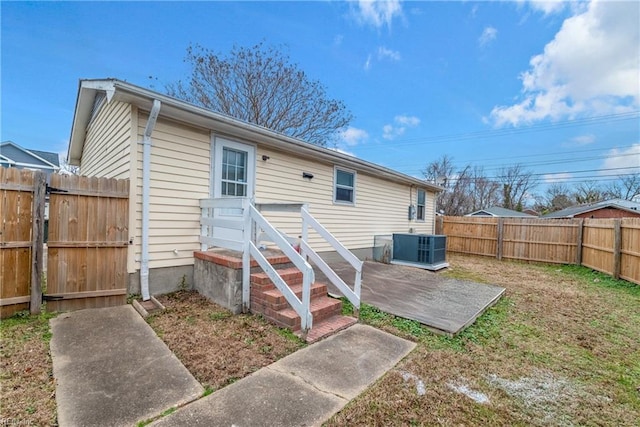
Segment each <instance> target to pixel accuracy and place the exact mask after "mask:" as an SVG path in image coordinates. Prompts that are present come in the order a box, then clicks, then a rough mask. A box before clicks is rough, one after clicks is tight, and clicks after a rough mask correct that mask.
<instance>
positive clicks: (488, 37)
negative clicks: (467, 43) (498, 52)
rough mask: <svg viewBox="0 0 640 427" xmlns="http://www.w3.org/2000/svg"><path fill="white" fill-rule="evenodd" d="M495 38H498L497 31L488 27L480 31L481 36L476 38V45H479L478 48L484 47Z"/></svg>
mask: <svg viewBox="0 0 640 427" xmlns="http://www.w3.org/2000/svg"><path fill="white" fill-rule="evenodd" d="M496 37H498V30H496V29H495V28H494V27H492V26H488V27H485V29H484V30H483V31H482V34H481V35H480V37H479V38H478V43H480V46H486V45H487V44H488V43H490V42H492V41H494V40H495V39H496Z"/></svg>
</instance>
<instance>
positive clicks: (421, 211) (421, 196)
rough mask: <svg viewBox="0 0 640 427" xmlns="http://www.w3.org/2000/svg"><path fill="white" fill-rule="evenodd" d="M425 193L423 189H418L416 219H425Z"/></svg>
mask: <svg viewBox="0 0 640 427" xmlns="http://www.w3.org/2000/svg"><path fill="white" fill-rule="evenodd" d="M426 200H427V195H426V193H425V191H424V190H421V189H418V204H417V205H418V209H417V217H416V219H417V220H418V221H424V220H425V205H426V203H425V202H426Z"/></svg>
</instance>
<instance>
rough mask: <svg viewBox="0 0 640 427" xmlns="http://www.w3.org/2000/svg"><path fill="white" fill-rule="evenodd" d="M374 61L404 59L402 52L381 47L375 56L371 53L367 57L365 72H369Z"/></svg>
mask: <svg viewBox="0 0 640 427" xmlns="http://www.w3.org/2000/svg"><path fill="white" fill-rule="evenodd" d="M374 55H375V57H374ZM374 59H376V60H378V61H384V60H389V61H400V59H402V55H400V52H398V51H397V50H391V49H388V48H386V47H384V46H380V47H378V51H377V52H376V53H375V54H371V53H370V54H369V55H367V60H366V61H365V62H364V69H365V71H369V69H371V64H372V61H373V60H374Z"/></svg>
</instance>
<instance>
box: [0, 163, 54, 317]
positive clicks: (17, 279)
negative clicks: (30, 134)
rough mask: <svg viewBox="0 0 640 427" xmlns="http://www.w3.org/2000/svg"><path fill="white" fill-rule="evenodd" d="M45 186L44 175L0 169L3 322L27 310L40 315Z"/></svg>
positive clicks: (0, 312) (0, 309) (0, 303)
mask: <svg viewBox="0 0 640 427" xmlns="http://www.w3.org/2000/svg"><path fill="white" fill-rule="evenodd" d="M44 186H45V176H44V173H43V172H33V171H29V170H21V169H14V168H11V169H7V168H0V317H2V318H5V317H9V316H11V315H13V314H14V313H16V312H18V311H20V310H25V309H28V308H29V307H31V310H32V311H33V312H35V313H37V312H39V311H40V302H41V300H42V299H41V298H42V297H41V294H40V292H41V288H40V286H41V278H42V244H43V236H42V234H43V230H44V203H45V197H44ZM32 286H33V287H34V289H33V290H32V289H31V288H32Z"/></svg>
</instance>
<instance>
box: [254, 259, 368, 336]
mask: <svg viewBox="0 0 640 427" xmlns="http://www.w3.org/2000/svg"><path fill="white" fill-rule="evenodd" d="M278 274H279V275H280V276H281V277H282V279H283V280H284V281H285V282H286V283H287V284H288V285H289V287H290V288H291V290H292V291H293V292H294V293H295V294H296V295H297V296H298V298H300V297H301V296H302V272H301V271H299V270H298V269H296V268H285V269H281V270H278ZM310 308H311V313H312V314H313V326H312V328H311V329H310V330H309V331H308V333H307V337H306V341H307V342H309V343H312V342H315V341H318V340H320V339H322V338H324V337H326V336H329V335H331V334H333V333H335V332H338V331H340V330H342V329H345V328H347V327H349V326H351V325H353V324H355V323H356V322H357V320H356V319H354V318H352V317H347V316H342V314H341V313H342V301H340V300H338V299H335V298H330V297H329V296H327V285H324V284H321V283H313V284H312V285H311V307H310ZM251 312H252V313H256V314H261V315H262V316H264V317H265V319H267V320H269V321H270V322H271V323H275V324H276V325H278V326H280V327H283V328H288V329H291V330H292V331H294V332H295V333H296V335H298V336H301V335H302V332H301V331H300V316H298V313H296V311H295V310H294V309H293V308H292V307H291V306H290V305H289V303H288V302H287V300H286V298H285V297H284V295H282V292H280V291H279V290H278V289H277V288H276V286H275V285H274V284H273V282H272V281H271V279H269V276H268V275H267V274H266V273H264V272H263V273H253V274H252V275H251Z"/></svg>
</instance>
